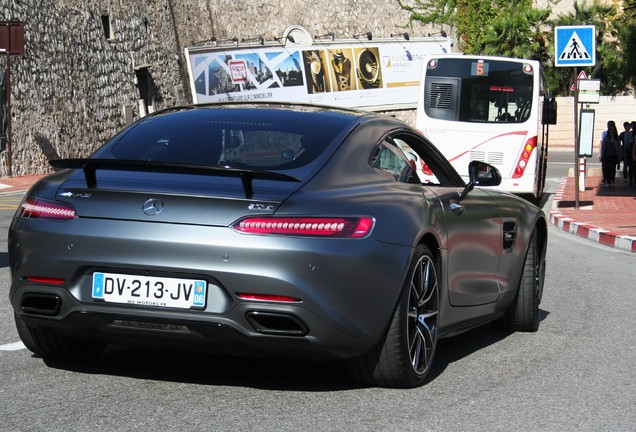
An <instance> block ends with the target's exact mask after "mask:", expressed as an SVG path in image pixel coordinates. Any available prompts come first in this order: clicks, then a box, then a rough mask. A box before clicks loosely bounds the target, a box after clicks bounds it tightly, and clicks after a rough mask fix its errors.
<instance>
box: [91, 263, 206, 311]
mask: <svg viewBox="0 0 636 432" xmlns="http://www.w3.org/2000/svg"><path fill="white" fill-rule="evenodd" d="M206 289H207V283H206V282H205V281H203V280H197V279H177V278H165V277H154V276H140V275H128V274H118V273H100V272H95V273H93V299H95V300H104V301H106V302H111V303H127V304H134V305H143V306H158V307H172V308H181V309H190V308H203V307H205V299H206Z"/></svg>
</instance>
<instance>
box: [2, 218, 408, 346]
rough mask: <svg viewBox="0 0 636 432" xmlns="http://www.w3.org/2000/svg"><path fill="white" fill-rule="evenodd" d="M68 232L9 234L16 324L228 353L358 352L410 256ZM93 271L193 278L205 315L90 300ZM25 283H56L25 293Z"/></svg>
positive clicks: (153, 231)
mask: <svg viewBox="0 0 636 432" xmlns="http://www.w3.org/2000/svg"><path fill="white" fill-rule="evenodd" d="M75 222H78V223H74V224H73V226H71V225H70V224H65V223H56V222H46V221H29V220H22V221H18V222H15V223H14V225H13V226H12V229H11V231H10V236H9V253H10V265H11V271H12V273H13V283H12V286H11V291H10V300H11V303H12V306H13V308H14V310H15V312H16V314H17V315H18V317H19V318H21V319H23V320H24V321H25V322H26V323H27V324H28V325H30V326H34V327H40V328H45V329H49V330H51V331H54V332H57V333H60V334H64V335H67V336H71V337H77V338H85V339H93V340H103V341H106V342H110V343H124V344H134V345H147V346H161V347H168V346H170V347H175V348H184V349H188V350H206V351H213V352H219V353H227V354H241V355H242V354H248V355H254V354H259V355H260V354H263V355H283V356H293V357H302V356H311V357H312V358H317V357H326V358H346V357H352V356H356V355H359V354H362V353H365V352H367V351H368V350H369V349H371V348H372V347H373V346H374V345H375V344H376V343H377V342H379V340H380V339H381V337H382V336H383V334H384V331H385V329H386V326H387V325H388V323H389V322H390V319H391V317H392V315H393V311H394V307H395V304H396V303H397V299H398V296H399V293H400V291H401V286H402V281H403V279H404V274H405V273H406V269H407V266H408V262H409V259H410V253H411V249H410V248H408V247H404V246H396V245H390V244H384V243H379V242H377V241H375V240H374V239H372V238H366V239H357V240H335V241H333V240H325V239H320V240H318V241H314V242H312V241H307V239H298V238H288V239H272V238H271V237H264V236H245V235H243V234H239V233H236V232H233V231H231V230H229V229H227V228H220V227H204V226H199V227H196V226H195V227H193V226H179V225H171V226H170V227H169V228H170V229H169V230H167V229H166V228H167V227H166V225H164V224H140V223H138V222H131V221H98V220H92V221H90V223H89V224H87V225H83V222H82V221H75ZM86 233H92V234H90V235H89V234H86ZM69 239H72V241H71V240H69ZM95 271H112V272H117V273H123V274H128V273H131V274H135V273H137V274H148V275H161V276H168V277H170V276H174V277H191V276H195V277H196V278H197V279H200V278H203V279H205V280H207V281H208V284H209V285H208V286H209V289H208V293H207V302H206V307H205V309H204V310H183V309H170V308H159V307H150V306H136V305H126V304H115V303H105V302H103V301H97V300H94V299H93V298H92V296H91V292H92V274H93V272H95ZM28 276H38V277H43V276H46V277H50V278H59V279H61V280H63V281H64V282H63V283H62V284H60V285H47V284H46V283H34V282H31V281H29V280H27V279H26V278H27V277H28ZM241 292H247V293H257V294H269V295H281V296H289V297H293V298H297V299H299V300H300V301H299V302H296V303H284V302H265V301H249V300H243V299H241V298H239V297H238V296H237V293H241Z"/></svg>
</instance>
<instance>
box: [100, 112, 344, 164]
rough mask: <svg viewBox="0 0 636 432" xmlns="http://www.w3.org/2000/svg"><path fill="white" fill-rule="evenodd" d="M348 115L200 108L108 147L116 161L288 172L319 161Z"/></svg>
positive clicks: (148, 125)
mask: <svg viewBox="0 0 636 432" xmlns="http://www.w3.org/2000/svg"><path fill="white" fill-rule="evenodd" d="M351 124H352V117H351V116H350V115H345V114H338V113H326V112H319V113H316V112H302V111H292V110H264V109H244V108H231V109H219V108H197V109H192V110H189V111H180V112H172V113H166V114H161V115H157V116H152V117H149V118H147V119H145V120H142V121H140V122H139V123H137V124H136V125H134V126H133V127H131V128H130V129H128V130H127V131H125V132H124V133H123V134H121V135H119V136H117V137H116V139H115V140H114V142H113V143H112V145H111V146H107V147H108V148H109V151H110V153H111V155H112V156H113V157H115V158H117V159H128V160H145V161H161V162H175V163H186V164H200V165H209V166H229V167H247V168H253V169H290V168H297V167H300V166H303V165H306V164H308V163H310V162H311V161H313V160H314V159H316V158H317V157H318V156H319V155H320V154H321V153H322V152H323V151H324V150H325V149H326V148H327V147H328V145H329V144H330V143H331V142H332V141H333V139H334V138H335V137H336V136H337V135H338V134H339V133H341V132H342V131H343V130H344V129H346V128H347V127H349V126H350V125H351Z"/></svg>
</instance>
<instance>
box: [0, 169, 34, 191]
mask: <svg viewBox="0 0 636 432" xmlns="http://www.w3.org/2000/svg"><path fill="white" fill-rule="evenodd" d="M42 177H44V174H36V175H27V176H18V177H0V194H11V193H17V192H26V191H27V190H29V188H30V187H31V185H33V184H34V183H35V182H36V181H38V180H40V179H41V178H42Z"/></svg>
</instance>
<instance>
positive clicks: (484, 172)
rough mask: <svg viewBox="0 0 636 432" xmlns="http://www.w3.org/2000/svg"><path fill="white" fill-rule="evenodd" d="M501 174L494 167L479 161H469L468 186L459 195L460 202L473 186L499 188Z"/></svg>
mask: <svg viewBox="0 0 636 432" xmlns="http://www.w3.org/2000/svg"><path fill="white" fill-rule="evenodd" d="M500 184H501V173H500V172H499V170H498V169H497V168H495V167H494V166H492V165H490V164H487V163H486V162H481V161H471V162H470V163H469V164H468V184H467V185H466V187H465V188H464V190H463V191H462V193H461V194H460V195H459V199H460V200H462V199H464V198H465V197H466V195H468V192H470V191H471V190H473V188H474V187H475V186H499V185H500Z"/></svg>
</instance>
